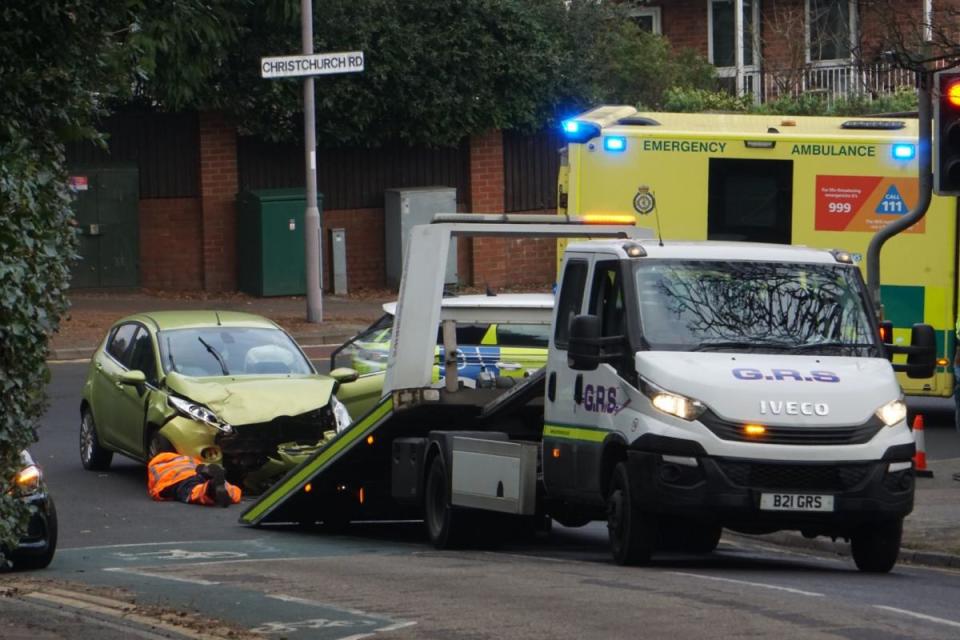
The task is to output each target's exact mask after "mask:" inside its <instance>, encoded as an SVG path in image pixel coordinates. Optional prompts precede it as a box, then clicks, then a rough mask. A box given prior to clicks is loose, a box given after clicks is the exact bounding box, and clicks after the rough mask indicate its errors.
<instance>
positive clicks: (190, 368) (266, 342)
mask: <svg viewBox="0 0 960 640" xmlns="http://www.w3.org/2000/svg"><path fill="white" fill-rule="evenodd" d="M157 341H158V342H159V344H160V357H161V360H162V362H163V369H164V371H165V372H167V373H171V372H177V373H180V374H182V375H185V376H193V377H203V376H223V375H231V376H234V375H237V376H242V375H265V374H312V373H313V368H312V367H311V366H310V363H309V362H308V361H307V359H306V358H305V357H304V356H303V354H302V353H301V352H300V350H299V349H298V348H297V346H296V345H295V344H294V343H293V341H292V340H291V339H290V337H289V336H287V334H286V333H284V332H283V331H280V330H279V329H267V328H260V327H202V328H191V329H172V330H167V331H161V332H159V333H158V334H157Z"/></svg>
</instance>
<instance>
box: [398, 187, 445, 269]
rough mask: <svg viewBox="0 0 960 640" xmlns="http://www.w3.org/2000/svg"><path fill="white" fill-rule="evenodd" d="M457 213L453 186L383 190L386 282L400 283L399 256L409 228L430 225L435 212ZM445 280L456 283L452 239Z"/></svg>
mask: <svg viewBox="0 0 960 640" xmlns="http://www.w3.org/2000/svg"><path fill="white" fill-rule="evenodd" d="M456 212H457V190H456V189H454V188H453V187H412V188H409V189H387V190H386V192H385V193H384V217H385V220H384V233H385V235H386V238H385V239H384V240H385V242H384V244H385V253H386V267H387V285H388V286H391V287H398V286H400V276H401V274H402V273H403V256H404V252H405V251H406V246H407V240H408V239H409V237H410V228H411V227H413V226H414V225H418V224H430V221H431V220H432V219H433V215H434V214H436V213H456ZM444 282H446V283H452V284H456V282H457V246H456V241H455V240H453V242H451V246H450V255H449V257H448V259H447V275H446V278H445V279H444Z"/></svg>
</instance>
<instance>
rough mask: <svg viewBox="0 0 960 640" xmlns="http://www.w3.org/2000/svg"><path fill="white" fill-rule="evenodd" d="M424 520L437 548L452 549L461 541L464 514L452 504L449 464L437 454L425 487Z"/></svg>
mask: <svg viewBox="0 0 960 640" xmlns="http://www.w3.org/2000/svg"><path fill="white" fill-rule="evenodd" d="M423 511H424V521H425V523H426V525H427V533H428V534H429V535H430V542H432V543H433V546H435V547H436V548H437V549H450V548H453V547H455V546H457V544H458V543H459V542H460V529H461V528H462V523H461V522H460V521H461V520H462V519H463V514H462V513H461V514H458V513H457V511H456V510H455V509H454V508H453V507H452V506H451V505H450V495H449V491H448V490H447V465H446V464H444V462H443V458H442V457H440V456H437V457H435V458H434V459H433V462H431V463H430V470H429V471H427V482H426V487H425V489H424V504H423Z"/></svg>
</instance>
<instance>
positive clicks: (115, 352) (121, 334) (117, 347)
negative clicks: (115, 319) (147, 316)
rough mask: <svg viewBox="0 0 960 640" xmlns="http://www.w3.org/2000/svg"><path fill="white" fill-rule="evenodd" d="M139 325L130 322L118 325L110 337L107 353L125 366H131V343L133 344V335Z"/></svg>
mask: <svg viewBox="0 0 960 640" xmlns="http://www.w3.org/2000/svg"><path fill="white" fill-rule="evenodd" d="M138 328H139V327H138V326H137V325H136V324H133V323H128V324H122V325H120V326H119V327H117V330H116V331H114V332H113V336H112V337H111V338H110V344H108V345H107V353H109V354H110V355H111V356H113V359H114V360H116V361H117V362H119V363H120V364H122V365H123V366H125V367H127V368H129V367H130V345H131V344H133V336H134V335H135V334H136V332H137V329H138Z"/></svg>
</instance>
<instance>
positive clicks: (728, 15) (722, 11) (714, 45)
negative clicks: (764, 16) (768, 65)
mask: <svg viewBox="0 0 960 640" xmlns="http://www.w3.org/2000/svg"><path fill="white" fill-rule="evenodd" d="M735 6H736V2H735V1H734V0H709V4H708V8H709V14H710V16H709V18H710V33H709V36H710V49H709V53H710V62H712V63H713V64H714V66H717V67H733V66H735V65H736V63H737V62H736V59H735V56H734V51H735V47H736V42H737V35H736V22H735V20H734V18H735V14H734V7H735ZM759 8H760V5H759V3H758V2H757V0H743V20H742V24H743V65H744V66H745V67H749V66H753V65H754V64H755V62H754V50H755V48H756V38H755V36H754V25H755V24H757V22H758V20H757V18H758V16H757V13H758V10H759Z"/></svg>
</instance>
